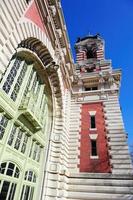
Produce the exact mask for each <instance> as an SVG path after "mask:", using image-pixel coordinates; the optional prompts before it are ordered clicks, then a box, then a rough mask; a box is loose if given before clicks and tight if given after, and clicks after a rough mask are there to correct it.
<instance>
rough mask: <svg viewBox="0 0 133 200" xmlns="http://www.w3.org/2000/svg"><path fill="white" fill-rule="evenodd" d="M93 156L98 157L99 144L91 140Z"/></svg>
mask: <svg viewBox="0 0 133 200" xmlns="http://www.w3.org/2000/svg"><path fill="white" fill-rule="evenodd" d="M91 155H92V156H97V144H96V140H91Z"/></svg>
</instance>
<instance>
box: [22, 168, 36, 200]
mask: <svg viewBox="0 0 133 200" xmlns="http://www.w3.org/2000/svg"><path fill="white" fill-rule="evenodd" d="M24 180H25V183H24V185H23V189H22V192H21V198H20V200H32V199H33V195H34V188H35V183H36V175H35V173H34V172H33V171H31V170H29V171H26V172H25V179H24Z"/></svg>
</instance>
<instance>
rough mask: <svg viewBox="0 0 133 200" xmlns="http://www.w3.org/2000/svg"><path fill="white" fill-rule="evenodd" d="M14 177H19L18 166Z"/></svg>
mask: <svg viewBox="0 0 133 200" xmlns="http://www.w3.org/2000/svg"><path fill="white" fill-rule="evenodd" d="M14 177H15V178H19V169H18V167H16V170H15V174H14Z"/></svg>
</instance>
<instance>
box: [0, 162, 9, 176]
mask: <svg viewBox="0 0 133 200" xmlns="http://www.w3.org/2000/svg"><path fill="white" fill-rule="evenodd" d="M6 164H7V163H1V165H0V173H1V174H4V172H5V168H6Z"/></svg>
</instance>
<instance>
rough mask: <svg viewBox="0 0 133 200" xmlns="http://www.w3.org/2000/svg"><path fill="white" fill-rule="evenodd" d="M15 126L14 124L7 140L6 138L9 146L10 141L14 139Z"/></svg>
mask: <svg viewBox="0 0 133 200" xmlns="http://www.w3.org/2000/svg"><path fill="white" fill-rule="evenodd" d="M16 129H17V128H16V126H15V125H14V126H13V128H12V130H11V133H10V136H9V140H8V144H9V145H10V146H11V145H12V143H13V140H14V137H15V133H16Z"/></svg>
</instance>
